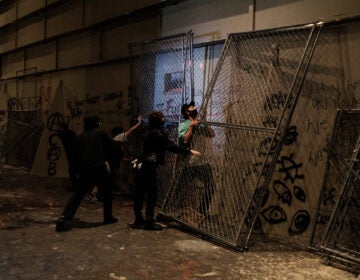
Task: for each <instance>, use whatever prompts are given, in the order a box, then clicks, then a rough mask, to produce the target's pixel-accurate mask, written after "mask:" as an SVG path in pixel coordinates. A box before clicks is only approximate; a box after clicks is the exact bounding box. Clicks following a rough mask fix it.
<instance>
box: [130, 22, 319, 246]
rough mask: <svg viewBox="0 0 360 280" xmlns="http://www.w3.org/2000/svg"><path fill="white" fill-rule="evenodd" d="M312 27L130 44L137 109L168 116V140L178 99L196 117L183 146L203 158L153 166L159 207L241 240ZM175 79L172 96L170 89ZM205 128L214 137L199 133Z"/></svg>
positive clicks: (297, 82) (293, 96)
mask: <svg viewBox="0 0 360 280" xmlns="http://www.w3.org/2000/svg"><path fill="white" fill-rule="evenodd" d="M319 30H320V27H319V26H317V25H306V26H301V27H295V28H289V29H276V30H270V31H260V32H250V33H239V34H231V35H230V36H229V37H228V38H227V40H226V42H225V44H224V47H223V48H222V51H221V53H219V52H218V51H219V50H220V48H218V46H217V45H214V46H212V48H194V50H193V47H191V46H192V44H191V43H190V44H189V46H190V47H189V48H187V47H186V44H184V41H186V40H184V38H188V37H187V36H185V35H183V36H180V37H172V38H170V39H169V38H166V39H162V40H157V41H155V42H149V43H143V44H138V45H136V48H137V49H138V51H137V52H135V54H134V51H132V54H133V57H134V61H133V63H132V86H133V88H132V89H133V94H134V97H135V99H134V100H135V104H134V105H135V108H137V109H138V111H139V112H140V113H142V114H144V113H145V112H149V111H151V110H156V109H157V110H161V111H163V112H164V114H165V116H166V117H167V119H168V120H170V121H174V123H173V124H172V125H169V127H171V128H173V129H172V132H173V133H172V135H173V137H174V139H175V136H176V129H175V125H176V126H177V125H178V121H179V120H180V117H181V115H180V107H181V105H182V104H183V103H185V102H188V101H190V100H194V101H195V103H196V104H197V105H198V106H199V107H200V120H201V121H202V125H201V126H200V127H199V129H198V130H197V132H196V133H195V136H194V137H193V140H192V144H191V146H192V148H194V149H196V150H199V151H201V152H202V157H201V158H198V159H197V160H195V161H194V162H193V160H192V159H189V158H186V159H184V158H181V157H178V158H175V157H174V158H172V159H171V160H168V164H167V166H165V167H164V168H163V169H161V171H160V178H162V179H160V184H159V188H160V201H159V204H160V206H161V208H162V214H163V215H165V216H169V217H171V218H172V219H175V220H177V221H178V222H180V223H182V224H185V225H187V226H188V227H191V228H194V229H196V230H197V231H199V232H201V233H203V234H205V235H208V236H211V237H214V238H216V239H218V240H219V241H222V242H225V243H227V244H230V245H232V246H236V247H246V245H247V242H248V237H249V235H250V232H251V230H252V228H253V227H254V224H255V223H256V216H257V212H258V209H259V207H260V206H261V198H262V196H263V190H264V189H265V188H266V185H267V183H268V180H269V179H270V176H271V173H272V168H273V165H274V161H275V160H276V157H277V154H278V152H279V150H280V149H281V142H282V138H283V136H284V134H285V131H286V128H287V127H288V125H289V122H290V119H291V115H292V112H293V109H294V106H295V103H296V100H297V95H298V92H299V90H300V87H301V85H302V81H303V78H304V75H305V73H306V70H307V66H308V63H309V60H310V57H311V54H312V51H313V47H314V44H315V43H316V40H317V36H318V32H319ZM314 31H315V32H314ZM176 44H177V45H176ZM169 46H171V48H170V47H169ZM132 49H135V48H134V46H132ZM184 49H186V51H184ZM187 50H189V52H190V55H189V56H188V55H187V53H188V51H187ZM184 53H185V55H184ZM194 53H195V54H196V55H194ZM188 57H189V60H188ZM187 61H189V65H188V64H187ZM214 61H216V68H214V67H213V66H214V65H215V64H214ZM187 65H188V66H190V67H187ZM170 66H171V67H170ZM181 71H182V72H181ZM169 73H170V74H171V73H178V74H176V75H178V76H177V77H179V80H180V82H177V83H171V82H168V81H171V76H170V78H169V76H168V75H169ZM188 73H189V75H188ZM192 73H193V74H192ZM174 75H175V74H174ZM187 76H189V81H188V80H187V78H186V77H187ZM174 84H176V85H179V87H180V88H179V89H178V91H179V93H178V94H177V95H174V93H169V91H171V89H173V88H174V86H173V85H174ZM205 89H207V90H206V91H205ZM180 92H181V93H180ZM169 94H170V95H169ZM170 105H174V106H170ZM176 121H177V122H176ZM207 126H209V127H211V128H212V129H213V130H214V131H215V134H216V136H215V137H214V138H210V137H207V136H210V135H209V134H207V133H208V132H209V131H208V130H207V129H206V127H207ZM202 128H204V129H202ZM201 131H203V132H204V133H202V132H201Z"/></svg>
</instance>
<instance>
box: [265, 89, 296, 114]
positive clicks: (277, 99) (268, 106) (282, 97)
mask: <svg viewBox="0 0 360 280" xmlns="http://www.w3.org/2000/svg"><path fill="white" fill-rule="evenodd" d="M286 99H287V94H286V93H283V92H281V91H279V92H278V93H273V94H271V95H270V96H266V100H265V104H264V109H265V110H266V111H268V110H271V111H272V110H278V109H282V108H284V107H285V105H287V108H290V106H291V104H292V100H291V96H290V100H289V102H288V103H287V104H286Z"/></svg>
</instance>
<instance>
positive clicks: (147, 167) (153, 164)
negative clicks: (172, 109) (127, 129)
mask: <svg viewBox="0 0 360 280" xmlns="http://www.w3.org/2000/svg"><path fill="white" fill-rule="evenodd" d="M164 123H165V117H164V115H163V113H162V112H152V113H150V115H149V130H148V131H147V132H146V133H145V136H144V139H143V151H142V156H141V164H135V167H136V170H137V174H136V175H137V189H136V191H135V193H134V214H135V221H134V223H133V224H131V227H132V228H134V229H145V230H161V229H162V227H161V225H159V224H157V223H155V219H154V212H155V204H156V200H157V175H156V169H157V167H158V166H159V165H163V164H164V163H165V162H164V161H165V152H166V151H169V152H173V153H182V154H193V155H196V156H200V155H201V154H200V153H199V152H198V151H195V150H190V149H188V148H183V147H180V146H178V145H176V144H174V143H173V142H172V141H171V140H170V139H169V137H168V136H167V134H166V133H165V131H164V130H163V126H164ZM145 195H147V204H146V211H145V214H146V219H144V218H143V215H142V208H143V204H144V200H145Z"/></svg>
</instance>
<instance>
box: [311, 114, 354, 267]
mask: <svg viewBox="0 0 360 280" xmlns="http://www.w3.org/2000/svg"><path fill="white" fill-rule="evenodd" d="M344 141H345V142H346V143H344ZM330 148H331V153H330V155H329V159H328V170H327V173H326V176H325V180H324V185H323V193H326V190H328V189H332V188H336V189H338V190H341V192H340V195H339V197H338V199H337V203H336V205H335V207H333V208H332V210H333V211H332V215H331V218H330V221H329V222H328V223H327V227H326V230H325V231H324V234H323V240H322V243H321V248H322V249H323V252H324V253H325V254H326V255H327V256H329V258H330V259H332V260H333V261H336V262H337V261H339V260H341V261H342V264H343V265H344V263H346V264H347V265H348V266H349V267H350V268H351V269H352V270H355V271H357V272H360V243H359V241H358V237H359V232H360V218H359V215H358V213H359V210H360V204H359V201H360V200H359V198H360V187H359V186H360V184H359V180H360V164H359V159H360V154H359V149H360V111H359V110H352V111H344V110H341V111H339V113H338V115H337V121H336V125H335V128H334V135H333V141H332V143H331V147H330ZM321 205H324V204H321ZM324 211H330V209H323V208H322V209H320V211H319V213H318V215H321V214H323V212H324Z"/></svg>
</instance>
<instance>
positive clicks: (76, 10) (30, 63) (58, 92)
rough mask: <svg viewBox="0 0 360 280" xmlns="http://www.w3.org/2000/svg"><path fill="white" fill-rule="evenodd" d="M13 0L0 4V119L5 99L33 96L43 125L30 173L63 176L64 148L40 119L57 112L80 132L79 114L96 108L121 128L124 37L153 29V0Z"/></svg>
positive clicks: (156, 30) (126, 120)
mask: <svg viewBox="0 0 360 280" xmlns="http://www.w3.org/2000/svg"><path fill="white" fill-rule="evenodd" d="M15 2H16V1H14V2H11V3H10V4H7V5H5V4H4V5H2V6H1V5H0V14H1V16H0V38H1V39H0V56H1V80H0V96H1V103H0V110H2V112H3V113H2V118H1V119H2V122H4V121H5V120H6V111H7V110H8V109H9V108H8V102H7V101H8V100H9V99H12V100H14V98H15V97H18V98H28V97H37V98H39V97H41V100H42V104H41V110H42V121H43V122H44V123H45V130H44V133H43V136H42V139H41V143H40V146H39V148H38V152H37V155H36V158H35V162H34V166H33V169H32V173H33V174H34V175H41V176H48V175H50V176H58V177H66V176H67V164H66V158H65V154H64V152H63V150H62V145H61V143H60V142H59V139H57V138H56V137H55V138H54V137H53V136H52V135H53V134H54V131H52V130H51V128H49V127H48V123H49V122H50V123H52V122H54V121H55V122H56V121H58V120H56V118H55V119H54V118H53V116H54V113H56V112H58V113H60V114H61V116H62V118H63V119H64V120H66V121H68V122H69V123H70V126H71V127H72V128H73V129H74V130H75V132H77V133H80V132H81V130H82V125H81V123H82V117H83V116H84V115H87V114H94V113H96V114H99V115H100V117H101V118H102V119H103V124H104V128H105V129H106V130H107V131H110V129H111V128H112V127H113V126H115V125H119V126H123V127H124V128H125V129H126V128H129V126H130V123H131V119H132V118H133V117H134V116H133V115H132V114H131V108H130V101H129V97H128V87H129V84H130V65H129V49H128V44H129V43H131V42H138V41H143V40H149V39H153V38H156V37H159V36H160V23H161V17H160V14H159V9H156V7H152V5H156V4H159V3H161V1H159V0H158V1H156V0H153V1H151V0H149V1H121V2H120V1H98V0H96V1H78V0H77V1H31V2H29V1H22V0H20V1H18V3H17V4H16V3H15ZM45 2H47V4H48V6H45ZM139 10H141V11H142V13H141V16H138V15H137V13H138V11H139ZM23 102H25V101H23ZM59 102H60V103H61V104H63V105H60V103H59ZM12 107H13V108H14V107H15V105H14V104H13V105H12ZM4 112H5V113H4ZM129 112H130V113H129ZM50 139H52V142H53V144H51V143H50V142H51V141H50ZM55 139H56V140H55ZM54 141H55V142H54ZM49 151H52V152H53V153H55V155H52V154H51V153H49ZM54 158H56V160H55V161H56V162H54V160H53V159H54ZM44 163H46V164H45V165H44ZM49 168H50V171H49Z"/></svg>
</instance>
